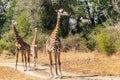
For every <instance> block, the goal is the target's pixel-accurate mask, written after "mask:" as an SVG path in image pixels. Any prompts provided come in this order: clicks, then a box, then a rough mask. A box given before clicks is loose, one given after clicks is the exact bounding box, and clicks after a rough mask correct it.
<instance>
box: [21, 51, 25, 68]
mask: <svg viewBox="0 0 120 80" xmlns="http://www.w3.org/2000/svg"><path fill="white" fill-rule="evenodd" d="M23 54H24V52H23V51H22V53H21V56H22V64H23V68H25V66H24V55H23Z"/></svg>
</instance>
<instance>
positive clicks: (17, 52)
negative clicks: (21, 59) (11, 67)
mask: <svg viewBox="0 0 120 80" xmlns="http://www.w3.org/2000/svg"><path fill="white" fill-rule="evenodd" d="M18 56H19V50H18V49H16V64H15V70H17V63H18Z"/></svg>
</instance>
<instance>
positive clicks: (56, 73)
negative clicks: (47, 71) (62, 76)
mask: <svg viewBox="0 0 120 80" xmlns="http://www.w3.org/2000/svg"><path fill="white" fill-rule="evenodd" d="M54 58H55V79H56V78H57V77H58V72H57V53H56V51H55V52H54Z"/></svg>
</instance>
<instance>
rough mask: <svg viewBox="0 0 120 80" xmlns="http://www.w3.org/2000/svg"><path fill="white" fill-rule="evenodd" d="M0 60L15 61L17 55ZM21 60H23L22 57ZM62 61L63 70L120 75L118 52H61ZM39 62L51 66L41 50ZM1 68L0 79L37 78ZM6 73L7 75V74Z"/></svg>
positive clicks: (23, 79) (25, 79) (87, 73)
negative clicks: (107, 54) (107, 53)
mask: <svg viewBox="0 0 120 80" xmlns="http://www.w3.org/2000/svg"><path fill="white" fill-rule="evenodd" d="M31 61H32V58H31ZM0 62H15V57H10V58H8V59H7V58H4V57H2V56H1V58H0ZM19 62H21V60H20V59H19ZM61 63H62V71H67V72H72V73H76V74H86V75H101V76H120V55H118V54H116V55H113V56H109V57H107V56H105V55H103V54H100V53H98V52H91V53H84V52H83V53H74V52H68V53H61ZM38 64H43V65H46V66H49V65H48V64H49V59H48V55H46V54H44V53H40V52H39V59H38ZM0 69H1V70H0V80H2V79H3V80H5V79H6V77H7V78H8V80H11V79H9V77H13V79H14V80H19V78H20V76H24V78H21V79H20V80H36V79H34V78H29V77H28V76H25V75H24V74H22V73H21V72H14V71H13V69H11V68H8V67H0ZM16 73H17V74H16ZM6 74H7V76H5V75H6Z"/></svg>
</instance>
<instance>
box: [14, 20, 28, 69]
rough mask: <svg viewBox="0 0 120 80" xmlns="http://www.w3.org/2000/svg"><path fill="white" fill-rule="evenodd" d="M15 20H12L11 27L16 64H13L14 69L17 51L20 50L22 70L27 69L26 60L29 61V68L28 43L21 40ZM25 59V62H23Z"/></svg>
mask: <svg viewBox="0 0 120 80" xmlns="http://www.w3.org/2000/svg"><path fill="white" fill-rule="evenodd" d="M16 26H17V22H16V21H15V20H12V28H13V31H14V34H15V38H16V64H15V70H17V63H18V56H19V52H20V51H21V55H22V63H23V67H24V71H26V70H27V61H28V63H29V68H30V45H29V44H27V43H26V42H24V41H23V39H22V38H21V37H20V35H19V33H18V31H17V29H16ZM24 59H25V63H24Z"/></svg>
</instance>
